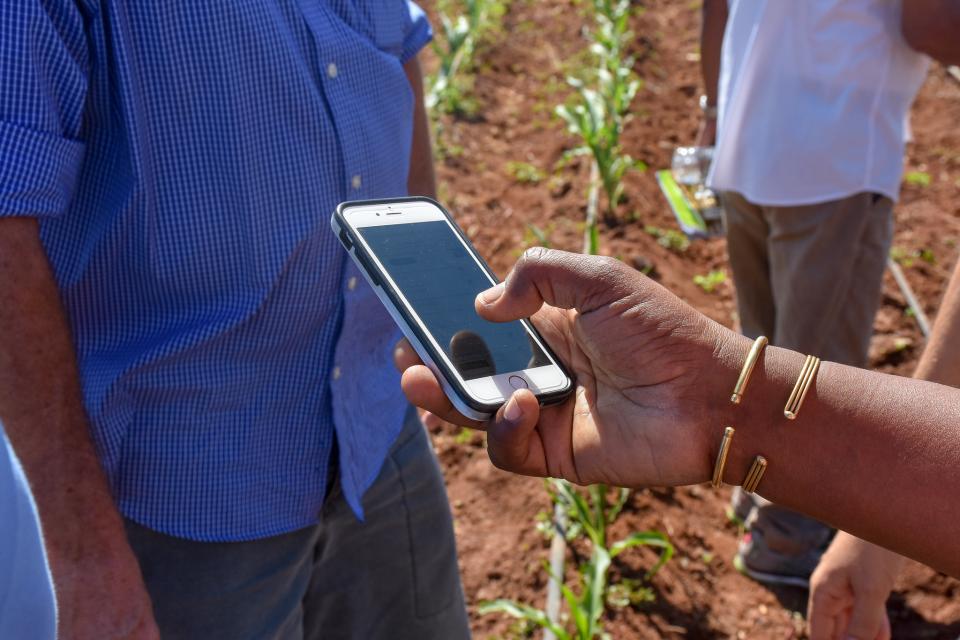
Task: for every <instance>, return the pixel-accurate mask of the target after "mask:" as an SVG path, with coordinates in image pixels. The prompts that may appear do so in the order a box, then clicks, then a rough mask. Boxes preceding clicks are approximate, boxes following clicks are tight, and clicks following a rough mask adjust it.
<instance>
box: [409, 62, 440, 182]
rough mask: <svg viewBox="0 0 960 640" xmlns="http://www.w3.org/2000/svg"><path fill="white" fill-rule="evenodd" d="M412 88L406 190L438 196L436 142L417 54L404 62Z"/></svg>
mask: <svg viewBox="0 0 960 640" xmlns="http://www.w3.org/2000/svg"><path fill="white" fill-rule="evenodd" d="M404 71H406V74H407V80H409V82H410V87H411V89H413V140H412V145H411V147H410V175H409V176H408V178H407V191H408V192H409V193H410V195H412V196H414V195H415V196H428V197H430V198H436V197H437V180H436V176H435V174H434V169H433V146H432V145H431V144H430V122H429V120H428V119H427V111H426V108H425V107H424V102H423V73H422V71H421V70H420V62H419V61H418V59H417V58H416V57H414V58H413V59H411V60H410V61H409V62H407V64H406V65H405V66H404Z"/></svg>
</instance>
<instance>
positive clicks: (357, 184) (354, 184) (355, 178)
mask: <svg viewBox="0 0 960 640" xmlns="http://www.w3.org/2000/svg"><path fill="white" fill-rule="evenodd" d="M362 184H363V179H362V178H361V177H360V174H357V175H355V176H353V179H352V180H350V185H351V186H352V187H353V188H354V189H359V188H360V185H362Z"/></svg>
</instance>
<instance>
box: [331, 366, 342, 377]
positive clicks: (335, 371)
mask: <svg viewBox="0 0 960 640" xmlns="http://www.w3.org/2000/svg"><path fill="white" fill-rule="evenodd" d="M341 373H342V372H341V371H340V367H334V368H333V379H334V380H339V379H340V375H341Z"/></svg>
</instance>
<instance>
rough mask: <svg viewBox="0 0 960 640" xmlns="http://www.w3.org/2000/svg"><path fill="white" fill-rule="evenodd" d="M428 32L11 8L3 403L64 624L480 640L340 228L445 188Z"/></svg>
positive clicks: (50, 6)
mask: <svg viewBox="0 0 960 640" xmlns="http://www.w3.org/2000/svg"><path fill="white" fill-rule="evenodd" d="M430 36H431V32H430V28H429V25H428V23H427V21H426V18H425V15H424V14H423V12H422V11H421V10H420V9H419V8H418V7H416V6H415V5H414V4H412V3H409V2H406V1H405V0H316V1H313V2H299V1H298V0H274V1H271V2H253V3H251V2H225V1H219V0H214V1H213V2H201V3H193V2H174V3H171V2H166V1H165V0H137V1H136V2H126V1H123V0H18V1H17V2H2V3H0V417H2V419H3V420H4V422H5V424H6V428H7V433H8V435H9V437H10V440H11V442H12V443H13V447H14V449H15V450H16V452H17V454H18V455H19V457H20V459H21V461H22V462H23V468H24V470H25V471H26V476H27V478H29V480H30V483H31V485H32V487H33V490H34V495H35V497H36V501H37V506H38V508H39V513H40V516H41V520H42V522H43V525H44V529H45V532H46V543H47V550H48V553H49V558H50V566H51V569H52V575H53V578H54V581H55V583H56V592H57V597H58V605H59V635H60V637H63V638H68V639H70V640H85V639H92V640H107V639H111V638H156V637H158V635H159V636H162V637H163V638H165V639H198V640H199V639H203V640H212V639H217V638H224V639H229V640H238V639H244V638H282V639H284V640H286V639H300V638H320V637H323V638H334V639H336V638H357V639H359V638H363V639H376V638H391V639H397V638H400V639H403V638H411V639H412V638H417V639H429V638H437V639H443V640H448V639H457V638H466V637H468V636H469V628H468V623H467V617H466V611H465V607H464V602H463V594H462V589H461V586H460V580H459V574H458V569H457V560H456V549H455V543H454V536H453V527H452V520H451V515H450V510H449V505H448V504H447V500H446V494H445V490H444V484H443V479H442V476H441V474H440V470H439V467H438V465H437V462H436V460H435V458H434V457H433V454H432V451H431V447H430V445H429V442H428V439H427V436H426V434H425V432H424V430H423V428H422V427H421V425H420V423H419V421H418V419H417V416H416V414H415V412H414V411H413V409H412V408H411V407H410V406H409V404H408V403H407V402H406V400H405V399H404V398H403V395H402V393H401V392H400V389H399V379H398V374H397V373H396V371H395V370H394V369H393V367H392V365H391V364H390V354H391V352H392V349H393V346H394V343H395V342H396V339H397V337H398V336H399V332H398V331H397V329H396V327H395V325H394V323H393V322H392V321H391V319H390V318H389V316H388V315H387V314H386V312H385V311H384V310H383V307H382V305H381V304H380V302H379V300H378V299H377V298H376V296H375V295H374V293H373V291H372V290H371V289H370V288H369V287H368V286H367V285H366V283H365V282H364V281H363V279H362V278H361V277H360V276H359V272H358V271H357V270H356V269H355V268H353V267H352V266H351V265H350V264H349V259H348V258H347V255H346V254H345V252H344V251H343V250H342V248H341V247H340V245H339V243H338V241H337V238H335V237H334V235H333V233H332V231H331V229H330V223H329V220H330V215H331V213H332V211H333V210H334V208H335V206H336V205H337V204H338V203H339V202H340V201H342V200H347V199H358V198H384V197H395V196H403V195H406V194H407V193H415V194H422V195H432V194H433V193H434V191H435V185H434V178H433V168H432V159H431V157H430V141H429V136H428V132H427V124H426V116H425V112H424V108H423V105H422V79H421V72H420V67H419V64H418V62H417V52H418V51H419V50H420V48H421V47H423V46H424V44H425V43H427V42H428V40H429V39H430ZM2 551H3V550H0V553H2ZM4 637H13V636H4ZM18 637H25V636H18ZM30 637H33V636H30Z"/></svg>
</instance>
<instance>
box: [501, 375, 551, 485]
mask: <svg viewBox="0 0 960 640" xmlns="http://www.w3.org/2000/svg"><path fill="white" fill-rule="evenodd" d="M539 419H540V403H539V402H538V401H537V397H536V396H535V395H533V393H532V392H531V391H530V390H529V389H521V390H519V391H517V392H515V393H514V394H513V395H512V396H510V399H509V400H507V402H506V404H504V405H503V407H501V408H500V411H498V412H497V415H496V417H495V418H494V420H493V422H492V423H491V424H490V425H489V426H488V427H487V453H488V454H489V455H490V461H491V462H493V464H494V465H495V466H497V467H499V468H500V469H504V470H506V471H512V472H513V473H520V474H523V475H528V476H541V477H543V476H545V475H547V464H546V456H545V455H544V450H543V443H542V441H541V440H540V435H539V434H538V433H537V431H536V428H537V422H538V420H539Z"/></svg>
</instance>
